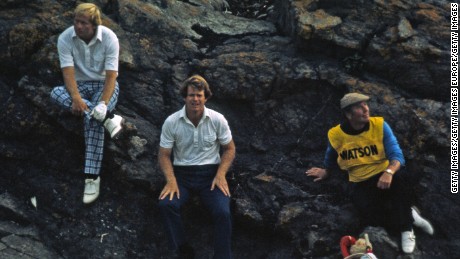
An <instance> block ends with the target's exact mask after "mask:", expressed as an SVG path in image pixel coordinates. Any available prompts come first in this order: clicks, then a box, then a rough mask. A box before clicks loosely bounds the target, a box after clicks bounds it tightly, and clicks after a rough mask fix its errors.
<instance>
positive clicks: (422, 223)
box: [306, 93, 434, 253]
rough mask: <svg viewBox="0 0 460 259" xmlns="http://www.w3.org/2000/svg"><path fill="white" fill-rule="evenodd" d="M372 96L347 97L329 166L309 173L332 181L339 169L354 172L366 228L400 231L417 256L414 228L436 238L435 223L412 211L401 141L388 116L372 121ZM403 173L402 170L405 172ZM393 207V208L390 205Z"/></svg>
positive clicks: (331, 141) (331, 144)
mask: <svg viewBox="0 0 460 259" xmlns="http://www.w3.org/2000/svg"><path fill="white" fill-rule="evenodd" d="M368 100H369V97H368V96H366V95H363V94H359V93H349V94H346V95H345V96H344V97H343V98H342V99H341V100H340V108H341V109H342V111H343V115H344V121H343V123H341V124H339V125H337V126H335V127H333V128H332V129H330V130H329V132H328V139H329V143H328V147H327V150H326V156H325V161H324V165H325V167H326V169H323V168H318V167H313V168H311V169H309V170H307V172H306V174H307V175H308V176H311V177H314V178H315V179H314V181H315V182H316V181H319V180H322V179H324V178H326V177H327V176H328V175H329V172H330V171H331V170H332V169H334V168H337V165H338V167H340V169H341V170H344V171H347V172H348V179H349V181H350V182H351V187H352V188H351V189H352V193H351V199H352V202H353V204H354V206H355V207H356V209H357V211H358V213H359V214H360V216H361V219H362V223H363V224H365V225H382V224H383V225H385V226H395V225H396V228H397V229H398V230H399V232H401V243H402V250H403V251H404V252H405V253H412V252H413V251H414V248H415V235H414V232H413V230H412V225H413V224H414V225H415V226H417V227H420V228H421V229H422V230H424V231H425V232H427V233H428V234H430V235H432V234H433V232H434V231H433V227H432V226H431V224H430V223H429V222H428V221H427V220H425V219H424V218H422V217H421V216H420V214H419V212H418V210H417V209H416V208H415V207H412V208H411V201H410V199H409V198H408V197H409V195H408V188H407V187H408V186H407V183H405V181H406V178H407V177H405V176H404V170H402V169H403V167H401V166H404V163H405V160H404V156H403V154H402V151H401V148H400V147H399V144H398V141H397V140H396V137H395V136H394V135H393V131H392V130H391V128H390V126H389V125H388V124H387V123H386V122H385V121H384V120H383V118H382V117H370V113H369V107H368V106H367V101H368ZM400 169H401V170H400ZM388 203H389V204H390V205H391V206H390V207H391V209H390V210H388V209H387V207H386V206H385V205H386V204H388Z"/></svg>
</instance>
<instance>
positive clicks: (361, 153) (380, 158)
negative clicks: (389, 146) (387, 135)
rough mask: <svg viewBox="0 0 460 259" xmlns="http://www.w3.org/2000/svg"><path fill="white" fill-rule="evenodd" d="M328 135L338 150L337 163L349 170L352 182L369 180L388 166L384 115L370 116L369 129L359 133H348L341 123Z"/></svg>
mask: <svg viewBox="0 0 460 259" xmlns="http://www.w3.org/2000/svg"><path fill="white" fill-rule="evenodd" d="M327 135H328V138H329V142H330V143H331V145H332V147H333V148H334V149H335V150H336V151H337V154H338V158H337V164H338V165H339V167H340V169H342V170H346V171H348V179H349V181H350V182H361V181H364V180H367V179H369V178H370V177H372V176H374V175H376V174H378V173H380V172H382V171H383V170H385V169H386V168H387V166H388V164H389V161H388V159H387V157H386V155H385V147H384V145H383V118H382V117H370V118H369V130H368V131H364V132H362V133H360V134H358V135H349V134H346V133H345V132H343V130H342V129H341V128H340V125H337V126H335V127H333V128H332V129H330V130H329V132H328V134H327Z"/></svg>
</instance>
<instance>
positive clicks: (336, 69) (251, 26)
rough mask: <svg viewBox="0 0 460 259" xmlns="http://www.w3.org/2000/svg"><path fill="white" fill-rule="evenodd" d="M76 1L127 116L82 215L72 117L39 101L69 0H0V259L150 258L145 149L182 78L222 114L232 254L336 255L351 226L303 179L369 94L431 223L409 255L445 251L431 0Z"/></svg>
mask: <svg viewBox="0 0 460 259" xmlns="http://www.w3.org/2000/svg"><path fill="white" fill-rule="evenodd" d="M94 2H95V3H96V4H98V5H99V6H100V7H101V9H102V11H103V13H104V19H103V23H104V25H106V26H108V27H110V28H112V29H113V30H114V31H115V32H116V34H117V35H118V37H119V39H120V44H121V53H120V73H119V78H118V82H119V84H120V87H121V94H120V99H119V103H118V105H117V112H118V113H120V114H122V115H123V116H124V117H125V118H126V119H127V121H128V123H127V127H126V128H127V130H126V131H125V133H124V135H122V136H121V138H120V139H118V140H115V141H106V146H105V156H104V167H103V172H102V189H101V196H100V197H99V199H98V201H97V202H96V203H95V204H94V205H92V206H89V207H87V206H83V204H82V203H81V191H82V189H83V180H82V176H81V173H82V165H83V163H82V161H83V148H84V147H83V136H82V130H81V129H82V124H81V121H80V120H79V119H78V118H75V117H73V116H71V115H70V114H68V113H66V112H64V111H62V110H60V109H59V108H57V107H56V106H55V105H53V104H52V103H51V102H50V100H49V92H50V91H51V89H52V87H54V86H57V85H62V78H61V75H60V69H59V62H58V57H57V53H56V40H57V37H58V35H59V33H61V32H62V31H63V30H64V29H65V28H67V27H68V26H70V25H71V24H72V10H73V9H74V7H75V6H74V1H47V0H43V1H6V2H2V3H0V7H1V9H0V43H1V45H2V46H4V47H3V48H1V49H0V60H1V62H0V71H1V73H0V100H1V101H2V102H1V108H2V110H3V112H2V113H0V119H1V121H2V123H0V132H1V134H0V161H1V164H2V169H3V170H2V181H0V190H1V195H2V200H3V202H2V203H1V204H0V233H1V236H0V238H1V242H0V253H1V255H2V257H3V256H5V257H8V256H9V257H17V256H23V257H25V258H28V257H30V258H59V257H63V258H68V257H88V258H89V257H91V258H106V257H111V258H127V257H130V258H168V256H170V254H168V251H167V249H166V247H167V244H166V241H165V238H164V234H163V230H162V226H161V224H160V220H159V216H158V210H157V208H156V199H157V197H158V194H159V191H160V190H161V188H162V187H163V177H162V175H161V172H160V171H159V170H158V168H157V165H156V155H157V151H158V150H157V149H158V141H159V135H160V131H161V126H162V123H163V121H164V119H165V118H166V117H167V116H168V115H169V114H170V113H172V112H174V111H176V110H178V109H179V108H180V107H181V106H182V105H183V103H182V99H181V98H180V97H179V95H178V85H179V83H180V82H181V81H182V80H184V79H185V78H187V77H188V76H189V75H191V74H194V73H198V74H201V75H203V76H204V77H205V78H206V79H207V80H208V82H209V83H210V85H211V88H212V90H213V92H214V95H213V98H212V99H211V100H210V101H209V102H208V105H209V107H212V108H213V109H216V110H218V111H220V112H221V113H223V114H224V115H225V116H226V117H227V119H228V121H229V124H230V127H231V129H232V133H233V136H234V140H235V143H236V146H237V158H236V160H235V162H234V165H233V167H232V169H231V171H230V172H229V177H228V178H229V182H230V185H231V188H232V194H233V195H232V206H233V212H234V219H235V234H234V250H235V258H317V257H329V258H330V257H334V256H335V257H337V256H338V254H339V253H340V252H339V246H338V241H339V240H340V237H341V236H343V235H355V236H357V235H359V234H360V233H361V232H362V230H361V229H360V227H359V224H358V221H357V219H356V215H355V211H354V210H353V208H352V206H351V205H350V202H349V201H348V199H347V198H346V195H345V193H346V188H347V185H346V177H345V175H342V174H336V175H334V177H331V179H329V180H327V181H325V182H323V183H321V184H319V183H313V182H312V181H311V179H308V178H307V177H306V176H305V175H304V172H305V170H306V169H307V168H308V167H311V166H318V165H321V164H322V158H323V153H324V150H325V147H326V132H327V130H328V129H329V128H330V127H332V126H334V125H336V124H337V123H339V122H340V119H341V117H340V116H341V115H340V110H339V105H338V104H339V100H340V98H341V97H342V96H343V94H344V93H345V92H349V91H359V92H362V93H365V94H368V95H370V96H372V99H371V101H370V107H371V113H372V114H374V115H379V116H384V117H385V119H386V121H388V122H389V124H390V125H391V126H392V129H393V131H394V132H395V134H396V135H397V137H398V140H399V142H400V144H401V146H402V148H403V150H404V152H405V156H406V159H407V161H408V165H407V167H408V172H410V173H411V175H412V176H413V177H412V178H413V179H414V186H413V187H414V193H415V194H416V195H417V199H416V200H415V203H416V204H417V205H418V206H419V207H420V209H422V211H423V214H424V215H425V216H426V217H427V218H429V219H432V222H433V223H434V225H435V228H436V233H435V236H434V237H427V236H425V235H424V234H423V233H419V232H416V234H417V240H418V247H417V251H416V253H415V254H414V258H425V257H446V258H456V257H459V255H460V254H459V252H458V251H460V250H459V249H458V245H457V244H458V243H459V242H458V241H459V240H460V236H459V234H458V233H457V232H456V230H455V229H454V228H452V227H451V226H452V225H458V224H459V223H460V222H459V221H458V217H456V216H455V215H456V214H458V213H460V206H459V205H458V202H456V197H455V196H454V195H452V194H450V191H449V188H448V186H449V177H448V176H447V175H448V161H449V160H448V155H447V154H448V149H449V145H450V144H449V143H450V141H449V126H448V121H449V102H448V100H447V99H446V96H447V92H448V91H449V90H448V89H449V83H448V77H447V75H448V72H447V71H449V61H448V60H449V50H450V42H449V38H450V36H449V35H450V31H449V30H450V28H449V12H450V9H449V8H450V7H449V2H447V1H417V0H413V1H358V0H356V1H328V0H319V1H309V0H305V1H294V0H275V1H263V4H259V5H257V4H256V3H255V2H256V1H252V2H254V3H250V2H251V1H221V0H213V1H199V0H193V1H192V0H189V1H178V0H177V1H176V0H149V1H145V0H144V1H141V0H134V1H133V0H130V1H128V0H115V1H112V0H110V1H109V0H98V1H94ZM259 2H260V1H259ZM243 14H244V15H245V17H243V16H241V15H243ZM31 197H36V200H37V203H38V206H37V207H36V208H35V207H33V206H32V204H31V203H30V198H31ZM11 201H14V202H11ZM196 204H197V202H196V201H195V200H194V201H192V203H191V204H190V206H189V207H187V208H186V209H185V211H184V213H185V214H186V215H187V216H188V217H187V219H188V220H187V221H186V223H187V225H188V230H189V232H190V233H191V234H192V235H193V236H195V237H197V238H196V239H194V240H193V241H192V245H193V246H195V247H196V248H199V249H198V250H199V251H197V253H198V256H199V257H200V258H207V257H209V256H210V255H211V254H212V249H211V247H210V246H209V245H207V244H210V243H212V242H211V240H212V236H210V233H211V232H212V231H211V230H210V225H209V223H210V221H209V220H210V219H209V218H208V217H206V213H203V210H202V208H201V207H200V206H196ZM364 231H367V232H370V233H374V236H372V235H370V236H371V241H374V242H376V243H377V245H375V244H374V247H376V249H375V252H376V254H377V256H379V258H387V256H388V257H394V256H397V255H398V254H400V251H399V248H398V246H397V244H398V243H399V236H398V235H393V234H391V233H390V234H388V233H386V232H384V231H383V230H381V229H377V230H375V229H374V230H364ZM381 231H383V232H381ZM375 233H376V234H375ZM203 240H204V241H205V242H203ZM208 241H209V242H208ZM203 244H206V245H203ZM394 244H396V245H394ZM379 248H380V250H379ZM383 248H384V249H383ZM379 251H380V252H379ZM379 253H380V254H379ZM27 256H28V257H27Z"/></svg>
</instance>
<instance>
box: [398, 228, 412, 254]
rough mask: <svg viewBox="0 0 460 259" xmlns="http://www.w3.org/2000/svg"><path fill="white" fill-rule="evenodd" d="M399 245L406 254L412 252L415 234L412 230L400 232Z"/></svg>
mask: <svg viewBox="0 0 460 259" xmlns="http://www.w3.org/2000/svg"><path fill="white" fill-rule="evenodd" d="M401 247H402V250H403V252H404V253H406V254H410V253H412V252H414V249H415V235H414V231H413V230H411V231H404V232H401Z"/></svg>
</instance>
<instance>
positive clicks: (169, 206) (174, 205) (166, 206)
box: [158, 197, 180, 210]
mask: <svg viewBox="0 0 460 259" xmlns="http://www.w3.org/2000/svg"><path fill="white" fill-rule="evenodd" d="M158 208H159V209H160V210H179V209H180V204H179V202H178V201H177V200H176V199H173V200H169V199H168V198H167V197H166V198H164V199H162V200H159V201H158Z"/></svg>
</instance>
